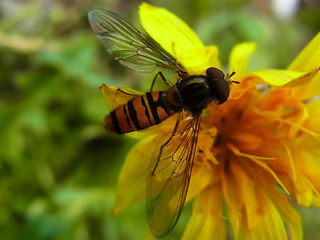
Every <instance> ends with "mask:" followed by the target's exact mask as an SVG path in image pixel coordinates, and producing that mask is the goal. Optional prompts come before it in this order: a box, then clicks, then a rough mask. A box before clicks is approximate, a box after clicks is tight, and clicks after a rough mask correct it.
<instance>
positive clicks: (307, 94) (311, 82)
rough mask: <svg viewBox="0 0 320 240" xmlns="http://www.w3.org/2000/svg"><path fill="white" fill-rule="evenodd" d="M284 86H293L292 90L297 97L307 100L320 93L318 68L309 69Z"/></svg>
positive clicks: (319, 72)
mask: <svg viewBox="0 0 320 240" xmlns="http://www.w3.org/2000/svg"><path fill="white" fill-rule="evenodd" d="M285 86H289V87H291V86H294V87H295V88H294V89H293V91H294V94H295V95H296V96H297V98H298V99H302V100H307V99H310V98H313V97H316V96H318V95H320V88H319V86H320V68H316V69H314V70H311V71H310V72H308V73H306V74H304V75H303V76H302V77H300V78H298V79H296V80H293V81H292V82H290V83H288V84H286V85H285Z"/></svg>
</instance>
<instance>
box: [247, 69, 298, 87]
mask: <svg viewBox="0 0 320 240" xmlns="http://www.w3.org/2000/svg"><path fill="white" fill-rule="evenodd" d="M250 75H256V76H258V77H259V78H261V79H262V80H263V81H264V82H265V83H267V84H268V85H271V86H283V85H285V84H287V83H289V82H291V81H293V80H295V79H297V78H299V77H301V76H303V75H304V74H303V73H301V72H296V71H288V70H277V69H267V70H259V71H255V72H252V73H251V74H249V76H250Z"/></svg>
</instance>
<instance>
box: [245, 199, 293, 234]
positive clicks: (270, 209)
mask: <svg viewBox="0 0 320 240" xmlns="http://www.w3.org/2000/svg"><path fill="white" fill-rule="evenodd" d="M261 195H263V193H261ZM263 200H264V201H265V204H266V210H265V211H263V212H262V213H260V214H259V215H257V225H256V227H255V229H246V230H244V231H243V237H244V239H247V240H256V239H259V240H269V239H273V240H285V239H288V238H287V233H286V229H285V227H284V224H283V222H282V219H281V216H280V213H279V212H278V209H277V208H276V207H275V206H274V204H273V203H272V202H271V201H270V199H268V198H267V197H265V196H264V197H263Z"/></svg>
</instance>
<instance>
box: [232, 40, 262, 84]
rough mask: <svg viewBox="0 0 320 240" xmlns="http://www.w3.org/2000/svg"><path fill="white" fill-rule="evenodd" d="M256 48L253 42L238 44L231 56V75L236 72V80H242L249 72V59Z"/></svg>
mask: <svg viewBox="0 0 320 240" xmlns="http://www.w3.org/2000/svg"><path fill="white" fill-rule="evenodd" d="M256 47H257V46H256V44H255V43H253V42H244V43H240V44H237V45H236V46H235V47H234V48H233V49H232V51H231V54H230V60H229V73H232V72H235V73H236V75H235V78H241V77H242V76H243V75H244V74H245V73H246V72H247V69H248V59H249V57H250V55H251V54H252V53H253V52H254V51H255V50H256Z"/></svg>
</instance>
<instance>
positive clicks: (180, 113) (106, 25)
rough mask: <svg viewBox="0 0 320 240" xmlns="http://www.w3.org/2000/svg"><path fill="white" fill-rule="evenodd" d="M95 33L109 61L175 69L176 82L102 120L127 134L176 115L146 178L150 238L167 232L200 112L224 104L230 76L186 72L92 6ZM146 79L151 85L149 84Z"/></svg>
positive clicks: (179, 203) (184, 187) (176, 211)
mask: <svg viewBox="0 0 320 240" xmlns="http://www.w3.org/2000/svg"><path fill="white" fill-rule="evenodd" d="M88 18H89V22H90V25H91V27H92V29H93V31H94V32H95V34H96V36H97V37H98V39H99V40H100V42H101V43H102V45H103V46H104V47H105V48H106V50H107V52H109V53H110V54H111V55H113V57H114V58H115V60H117V61H118V62H120V63H121V64H123V65H125V66H127V67H129V68H132V69H134V70H137V71H140V72H150V71H152V70H154V69H155V68H156V67H160V68H166V69H170V70H173V71H176V73H177V74H178V77H179V80H178V81H177V82H176V84H174V85H172V86H170V85H169V84H168V83H167V82H166V80H165V78H164V76H163V75H162V73H161V72H158V73H157V75H156V77H155V78H154V81H155V80H156V78H157V77H159V76H160V77H161V78H162V80H163V81H165V82H166V84H167V90H165V91H152V89H151V91H150V92H148V93H145V94H143V95H138V96H133V98H132V100H130V101H129V102H127V103H126V104H124V105H122V106H119V107H118V108H116V109H115V110H113V111H112V112H111V113H110V114H109V115H108V116H107V117H106V120H105V127H106V129H107V130H108V131H110V132H112V133H116V134H122V133H128V132H132V131H137V130H141V129H145V128H148V127H151V126H153V125H157V124H159V123H161V122H163V121H164V120H166V119H167V118H169V117H172V116H173V115H177V120H176V123H175V126H174V128H173V130H172V132H171V134H170V135H167V136H164V137H162V138H160V139H159V140H158V141H159V144H158V146H157V148H156V149H155V151H154V154H153V156H152V158H151V161H150V167H149V172H148V176H147V190H146V191H147V196H146V198H147V214H148V220H149V226H150V230H151V232H152V233H153V235H154V236H155V237H162V236H165V235H166V234H168V233H169V232H170V231H171V230H172V229H173V227H174V226H175V224H176V223H177V221H178V219H179V216H180V214H181V211H182V208H183V206H184V202H185V199H186V195H187V191H188V186H189V182H190V176H191V171H192V165H193V161H194V158H195V155H196V149H197V139H198V132H199V128H200V121H201V113H202V111H203V109H205V108H206V107H207V105H208V104H209V103H211V102H214V103H215V104H222V103H224V102H225V101H226V100H227V99H228V97H229V93H230V89H229V85H230V83H231V82H232V81H231V80H230V77H231V76H232V75H233V74H234V73H232V74H231V75H225V74H224V73H223V72H222V71H221V70H219V69H217V68H214V67H210V68H208V69H206V75H190V74H188V73H187V71H186V70H185V69H184V67H183V66H182V65H181V64H180V63H179V62H177V60H176V59H175V58H174V57H173V56H171V55H170V54H169V53H168V52H166V51H165V50H164V49H163V48H161V47H160V45H159V44H158V43H157V42H155V41H154V40H153V39H152V38H151V37H149V36H146V35H143V34H142V33H141V32H139V31H138V30H137V29H136V28H134V27H133V26H131V25H130V24H129V23H128V22H126V21H125V20H123V19H122V18H121V17H120V16H118V15H117V14H115V13H113V12H110V11H107V10H103V9H93V10H91V11H89V12H88ZM154 81H153V83H152V86H153V84H154Z"/></svg>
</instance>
